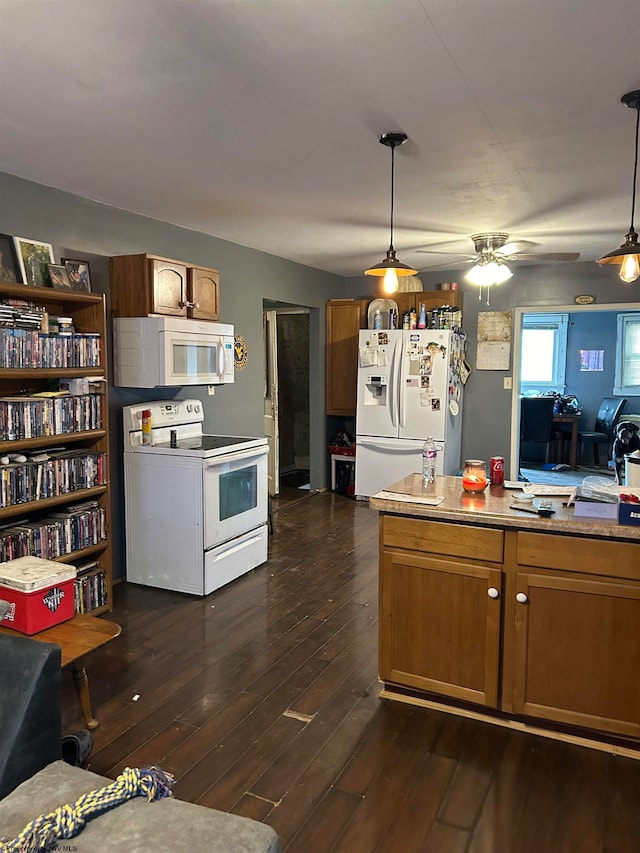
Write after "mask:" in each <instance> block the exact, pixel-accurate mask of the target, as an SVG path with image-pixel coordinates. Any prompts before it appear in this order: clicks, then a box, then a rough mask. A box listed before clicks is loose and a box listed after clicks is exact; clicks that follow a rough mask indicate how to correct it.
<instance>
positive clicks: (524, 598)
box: [516, 592, 529, 604]
mask: <svg viewBox="0 0 640 853" xmlns="http://www.w3.org/2000/svg"><path fill="white" fill-rule="evenodd" d="M516 601H518V602H519V603H520V604H526V603H527V601H529V596H528V595H527V594H526V592H519V593H518V594H517V595H516Z"/></svg>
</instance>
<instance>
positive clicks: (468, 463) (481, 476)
mask: <svg viewBox="0 0 640 853" xmlns="http://www.w3.org/2000/svg"><path fill="white" fill-rule="evenodd" d="M462 488H463V489H464V490H465V492H470V493H474V492H483V491H484V490H485V489H486V488H487V463H486V462H483V460H482V459H466V460H465V463H464V468H463V469H462Z"/></svg>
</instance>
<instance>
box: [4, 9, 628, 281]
mask: <svg viewBox="0 0 640 853" xmlns="http://www.w3.org/2000/svg"><path fill="white" fill-rule="evenodd" d="M0 40H1V43H2V50H1V52H0V75H1V76H0V84H1V89H0V92H1V103H0V130H1V134H0V170H2V171H5V172H9V173H11V174H14V175H19V176H21V177H24V178H28V179H31V180H34V181H37V182H39V183H42V184H46V185H48V186H51V187H56V188H59V189H62V190H67V191H69V192H71V193H75V194H77V195H80V196H84V197H87V198H91V199H95V200H98V201H101V202H104V203H106V204H109V205H114V206H116V207H119V208H123V209H126V210H130V211H135V212H137V213H141V214H145V215H147V216H150V217H153V218H155V219H160V220H164V221H167V222H172V223H175V224H178V225H182V226H185V227H187V228H193V229H196V230H198V231H203V232H205V233H208V234H212V235H215V236H217V237H222V238H224V239H227V240H230V241H232V242H234V243H240V244H242V245H245V246H251V247H253V248H256V249H260V250H262V251H265V252H269V253H271V254H274V255H278V256H281V257H284V258H290V259H292V260H295V261H298V262H300V263H302V264H306V265H309V266H312V267H317V268H319V269H323V270H328V271H331V272H335V273H339V274H341V275H346V276H349V275H359V274H360V273H361V272H362V271H363V270H364V269H365V267H367V266H369V265H371V264H372V263H374V262H377V261H380V260H381V259H382V258H383V257H384V255H385V252H386V249H387V247H388V245H389V206H390V175H391V153H390V150H389V149H388V148H385V147H384V146H382V145H380V144H379V143H378V136H379V134H380V133H381V132H384V131H389V130H402V131H404V132H405V133H406V134H408V136H409V142H408V143H407V144H406V145H404V146H403V147H402V148H400V149H397V151H396V193H395V235H394V236H395V239H394V244H395V247H396V250H397V252H398V256H399V258H400V259H401V260H402V261H404V262H405V263H409V264H415V265H416V267H417V268H418V269H425V268H427V267H429V266H431V265H433V264H437V263H442V262H447V263H448V262H451V265H452V266H455V260H456V257H457V256H456V255H455V254H446V255H428V254H422V253H419V252H417V250H418V249H420V248H425V247H432V248H433V249H436V250H438V251H447V252H448V253H453V252H455V251H457V252H472V250H473V245H472V243H471V241H470V240H469V236H470V235H471V234H473V233H475V232H477V231H492V230H499V231H507V232H510V233H511V235H512V239H526V240H532V241H535V242H536V243H538V244H539V245H538V247H537V250H538V251H543V252H554V251H561V252H564V251H579V252H580V253H581V260H593V259H595V258H596V257H598V256H599V255H601V254H603V253H605V252H607V251H609V250H611V249H613V248H614V247H616V246H618V245H619V244H620V243H622V242H623V238H624V235H625V233H626V231H627V230H628V227H629V222H630V213H631V180H632V174H633V155H634V151H633V144H634V134H635V118H636V113H635V111H634V110H630V109H628V108H626V107H624V106H622V105H621V104H620V97H621V96H622V95H623V94H624V93H625V92H628V91H630V90H633V89H640V2H639V0H607V2H605V0H0ZM637 219H638V217H636V227H637V226H638V221H637ZM45 236H46V235H45Z"/></svg>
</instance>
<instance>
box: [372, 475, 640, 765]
mask: <svg viewBox="0 0 640 853" xmlns="http://www.w3.org/2000/svg"><path fill="white" fill-rule="evenodd" d="M440 498H442V501H441V502H439V503H437V504H435V503H434V504H429V503H425V502H424V500H425V499H426V500H434V501H435V500H439V499H440ZM512 499H513V492H511V491H508V490H506V489H504V488H503V487H501V486H499V487H498V486H491V487H489V488H487V489H486V491H485V492H483V493H480V494H475V495H472V494H467V493H465V492H463V489H462V481H461V479H460V478H459V477H437V478H436V483H435V484H433V485H431V486H429V487H428V488H427V489H426V490H423V486H422V478H421V476H420V475H418V474H413V475H410V476H409V477H405V478H404V479H403V480H400V481H399V482H398V483H395V484H394V485H393V486H391V487H390V488H389V489H388V490H385V491H384V492H380V493H379V494H378V495H375V496H373V497H372V498H371V499H370V501H369V506H370V507H371V508H372V509H376V510H378V511H379V512H380V603H379V607H380V638H379V674H380V679H381V680H382V682H383V684H384V690H383V696H387V697H391V698H395V699H400V700H403V701H409V702H416V703H418V704H424V705H428V706H431V707H439V708H443V709H445V710H450V711H453V712H455V713H460V714H464V715H466V716H472V717H479V718H482V719H487V720H491V721H493V722H496V723H500V724H502V725H510V726H516V727H520V728H526V729H527V730H531V731H538V732H539V733H541V734H545V735H548V736H553V737H560V738H563V739H569V740H574V741H575V740H577V741H579V742H583V743H588V744H590V745H598V746H600V747H601V748H606V749H610V750H613V751H621V752H625V753H629V754H633V755H634V757H639V756H640V527H632V526H623V525H619V524H618V523H617V522H615V521H609V520H601V519H597V520H596V519H585V518H575V517H574V510H573V508H572V507H564V506H563V505H562V502H563V499H562V498H560V497H557V498H551V500H552V503H553V508H554V510H555V513H554V515H552V516H551V517H549V518H542V517H539V516H537V515H534V514H531V513H527V512H523V511H520V510H516V509H511V508H510V504H511V503H512Z"/></svg>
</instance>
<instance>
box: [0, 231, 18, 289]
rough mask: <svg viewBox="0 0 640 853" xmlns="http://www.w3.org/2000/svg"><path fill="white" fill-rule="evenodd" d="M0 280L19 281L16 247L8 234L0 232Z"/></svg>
mask: <svg viewBox="0 0 640 853" xmlns="http://www.w3.org/2000/svg"><path fill="white" fill-rule="evenodd" d="M0 281H15V282H20V268H19V266H18V256H17V255H16V247H15V245H14V242H13V237H11V236H9V234H0Z"/></svg>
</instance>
